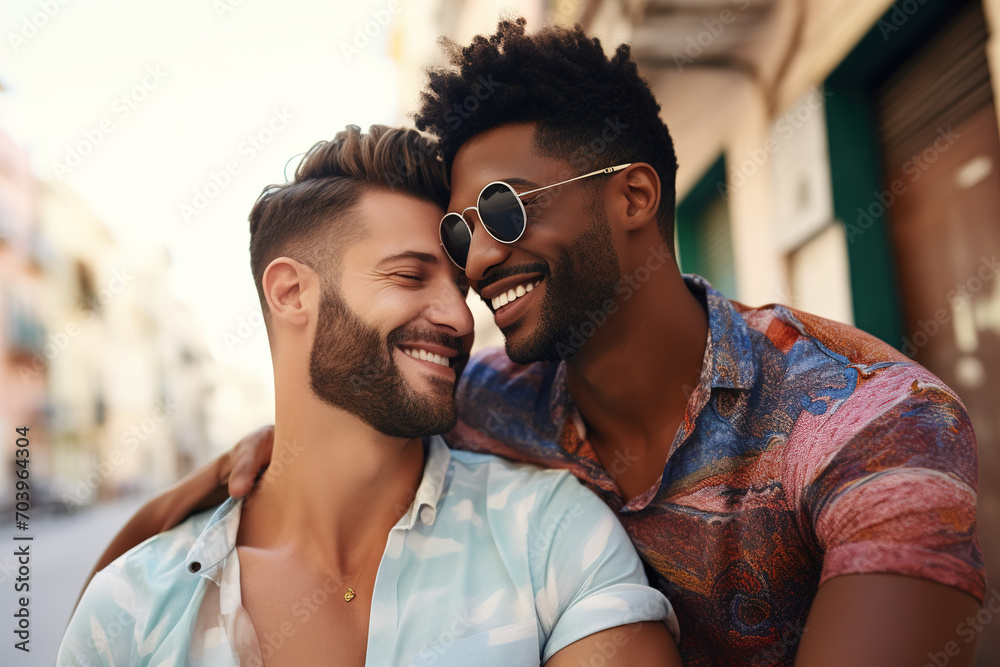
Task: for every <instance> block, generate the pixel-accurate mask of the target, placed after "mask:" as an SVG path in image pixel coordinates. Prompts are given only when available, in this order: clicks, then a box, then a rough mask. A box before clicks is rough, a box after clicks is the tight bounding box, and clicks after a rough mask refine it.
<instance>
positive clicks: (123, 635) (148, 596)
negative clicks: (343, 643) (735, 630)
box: [56, 436, 677, 667]
mask: <svg viewBox="0 0 1000 667" xmlns="http://www.w3.org/2000/svg"><path fill="white" fill-rule="evenodd" d="M241 507H242V500H234V499H230V500H228V501H227V502H225V503H224V504H223V505H221V506H220V507H219V508H218V509H217V510H215V511H214V512H213V511H212V510H209V511H207V512H204V513H202V514H198V515H195V516H193V517H191V518H189V519H188V520H186V521H184V522H182V523H181V524H180V525H178V526H177V527H175V528H173V529H171V530H169V531H167V532H164V533H160V534H159V535H156V536H154V537H152V538H150V539H149V540H146V541H145V542H143V543H142V544H140V545H139V546H137V547H135V548H134V549H132V550H131V551H129V552H127V553H126V554H124V555H123V556H121V557H120V558H118V559H117V560H116V561H115V562H113V563H112V564H111V565H109V566H108V567H106V568H105V569H104V570H101V571H100V572H99V573H98V574H97V575H96V576H95V577H94V579H93V581H91V583H90V585H89V586H88V587H87V590H86V591H85V592H84V594H83V597H82V598H81V600H80V604H79V606H78V607H77V609H76V611H75V612H74V614H73V617H72V619H70V623H69V627H68V629H67V630H66V636H65V637H64V639H63V642H62V645H61V646H60V647H59V656H58V659H57V663H56V664H57V665H58V666H59V667H63V666H68V665H79V666H81V667H88V666H90V665H118V666H119V667H124V666H125V665H171V666H172V665H196V666H205V667H224V666H226V665H242V666H243V667H250V666H253V665H262V664H263V659H266V658H267V657H268V656H269V655H270V654H271V653H273V652H274V651H276V650H280V646H281V643H283V642H284V641H289V642H291V641H295V640H296V637H295V632H296V628H297V626H299V625H301V623H302V622H304V621H302V620H301V619H300V618H299V614H298V613H297V612H296V607H292V610H291V612H292V613H291V614H290V616H289V618H288V620H287V621H286V622H285V623H282V626H281V627H282V635H283V636H281V637H279V638H278V639H279V640H281V641H275V640H274V638H273V637H271V638H265V639H264V640H263V641H261V640H259V639H258V637H257V635H256V633H255V631H254V628H253V624H252V622H251V620H250V617H249V615H248V614H247V612H246V610H245V609H244V608H243V606H242V604H241V595H240V569H239V558H238V556H237V549H236V534H237V530H238V528H239V522H240V509H241ZM331 577H332V578H333V579H335V578H336V577H335V576H334V575H331ZM333 579H331V583H333ZM343 590H344V589H343V587H339V588H337V587H336V586H331V587H330V590H325V589H324V590H317V591H316V594H315V595H313V597H312V601H313V603H314V604H317V605H318V604H323V602H325V600H326V599H327V598H326V596H330V597H337V596H341V595H343ZM317 596H320V597H319V598H317ZM299 611H301V612H304V613H305V618H306V619H308V610H307V609H300V610H299ZM656 620H663V621H665V622H666V623H667V627H668V628H670V629H671V631H672V632H674V633H675V636H676V631H677V622H676V617H675V616H674V614H673V611H672V610H671V608H670V603H669V602H668V601H667V599H666V598H665V597H664V596H663V594H662V593H660V592H659V591H657V590H656V589H654V588H651V587H649V586H648V585H647V579H646V575H645V573H644V572H643V568H642V564H641V561H640V560H639V557H638V556H637V555H636V553H635V549H633V548H632V545H631V544H630V543H629V540H628V536H627V535H626V534H625V531H624V530H623V529H622V527H621V525H620V524H619V523H618V521H617V520H616V519H615V517H614V514H613V513H611V512H610V511H609V510H608V508H607V507H605V506H604V504H603V503H601V501H600V500H598V499H597V498H596V497H595V496H594V494H593V493H591V492H590V491H587V490H586V489H584V488H583V486H581V485H580V484H579V483H577V481H576V480H575V479H574V478H573V476H572V475H569V474H568V473H565V472H561V471H554V470H540V469H538V468H536V467H534V466H524V465H517V464H513V463H511V462H509V461H504V460H503V459H498V458H496V457H493V456H483V455H481V454H473V453H470V452H451V451H449V449H448V447H447V446H446V445H445V444H444V441H443V440H442V439H441V437H440V436H434V437H432V438H430V442H429V449H428V454H427V459H426V463H425V465H424V475H423V479H422V481H421V483H420V486H419V487H418V489H417V493H416V497H415V498H414V501H413V504H412V505H411V506H410V509H409V511H408V512H407V513H406V514H405V515H404V516H403V517H402V518H401V519H400V520H399V522H398V523H397V524H396V526H395V527H393V529H392V530H391V531H390V532H389V539H388V542H387V543H386V547H385V552H384V554H383V555H382V560H381V563H380V564H379V569H378V576H377V578H376V581H375V590H374V591H373V593H372V606H371V621H370V625H369V630H368V648H367V656H366V660H365V664H367V665H372V666H376V665H377V666H385V667H388V666H389V665H393V666H396V665H402V666H408V665H413V666H417V665H484V666H487V667H488V666H494V667H515V666H518V667H519V666H521V665H538V664H540V663H541V662H544V661H546V660H548V659H549V658H551V657H552V655H553V654H555V653H556V652H557V651H559V650H560V649H562V648H565V647H566V646H568V645H569V644H571V643H573V642H575V641H577V640H578V639H582V638H583V637H586V636H588V635H591V634H593V633H595V632H599V631H601V630H605V629H608V628H614V627H617V626H620V625H624V624H627V623H636V622H639V621H656ZM286 624H287V628H288V632H287V633H286ZM271 634H272V635H276V634H278V633H271ZM304 639H306V640H308V638H304ZM612 648H614V647H612ZM602 659H603V658H602Z"/></svg>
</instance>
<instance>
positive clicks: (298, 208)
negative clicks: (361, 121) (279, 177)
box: [250, 125, 449, 319]
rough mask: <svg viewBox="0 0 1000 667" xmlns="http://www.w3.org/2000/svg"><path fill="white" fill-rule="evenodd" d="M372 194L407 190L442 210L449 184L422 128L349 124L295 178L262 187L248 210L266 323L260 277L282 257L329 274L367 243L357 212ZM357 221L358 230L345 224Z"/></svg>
mask: <svg viewBox="0 0 1000 667" xmlns="http://www.w3.org/2000/svg"><path fill="white" fill-rule="evenodd" d="M372 189H380V190H389V191H394V192H403V193H406V194H410V195H413V196H415V197H419V198H420V199H424V200H427V201H430V202H433V203H434V204H437V205H438V206H441V207H442V208H445V207H446V206H447V205H448V196H449V190H448V180H447V178H446V177H445V170H444V164H443V163H442V162H441V160H440V159H439V158H438V157H437V146H436V143H435V141H434V140H433V139H431V138H429V137H427V136H425V135H423V134H421V133H420V132H418V131H417V130H412V129H403V128H393V127H386V126H385V125H372V126H371V128H369V130H368V134H363V133H362V132H361V128H360V127H358V126H357V125H348V126H347V127H346V128H345V129H344V130H342V131H340V132H338V133H337V134H336V136H334V138H333V140H332V141H320V142H318V143H316V144H315V145H313V147H312V148H310V149H309V151H308V152H307V153H306V155H305V157H304V158H302V162H300V163H299V166H298V168H297V169H296V170H295V178H294V179H293V180H292V181H291V182H289V183H285V184H284V185H269V186H267V187H266V188H264V191H263V192H262V193H261V195H260V197H258V198H257V202H256V203H255V204H254V206H253V209H252V210H251V211H250V268H251V270H252V271H253V278H254V282H255V283H256V285H257V296H258V297H259V298H260V307H261V309H262V310H263V311H264V317H265V319H268V318H269V315H270V313H269V311H268V308H267V300H266V299H265V298H264V287H263V284H262V279H263V277H264V270H265V269H266V268H267V266H268V264H270V263H271V262H272V261H273V260H274V259H275V258H276V257H282V256H286V257H291V258H293V259H295V260H297V261H300V262H302V263H303V264H305V265H307V266H309V267H310V268H312V269H314V270H315V271H317V272H320V273H324V274H325V273H327V272H329V271H330V270H331V268H332V267H333V265H334V264H335V263H336V261H337V260H338V259H339V257H340V255H341V252H342V251H343V249H344V248H346V247H347V246H349V245H351V244H352V243H355V242H357V241H358V240H360V239H361V238H363V237H364V234H365V230H364V228H363V227H362V226H361V225H360V224H359V223H358V222H357V221H356V220H355V219H352V218H353V216H351V213H352V212H353V209H354V207H355V205H356V204H357V203H358V201H359V200H360V198H361V195H362V194H363V193H365V192H367V191H369V190H372ZM347 223H354V224H347Z"/></svg>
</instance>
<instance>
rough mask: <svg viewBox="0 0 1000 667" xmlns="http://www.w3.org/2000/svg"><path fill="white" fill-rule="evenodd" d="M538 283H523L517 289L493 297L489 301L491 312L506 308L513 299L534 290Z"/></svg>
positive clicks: (537, 281) (538, 281)
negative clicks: (491, 306) (491, 307)
mask: <svg viewBox="0 0 1000 667" xmlns="http://www.w3.org/2000/svg"><path fill="white" fill-rule="evenodd" d="M540 282H542V281H541V280H536V281H535V282H533V283H524V284H523V285H518V286H517V287H513V288H511V289H509V290H507V291H506V292H503V293H502V294H499V295H497V296H495V297H493V299H492V300H491V301H490V303H491V304H492V305H493V310H497V309H498V308H502V307H503V306H506V305H507V304H508V303H510V302H511V301H513V300H514V299H517V298H519V297H522V296H524V295H525V294H527V293H528V292H530V291H531V290H533V289H535V287H537V286H538V283H540Z"/></svg>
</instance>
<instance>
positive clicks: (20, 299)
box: [0, 130, 48, 504]
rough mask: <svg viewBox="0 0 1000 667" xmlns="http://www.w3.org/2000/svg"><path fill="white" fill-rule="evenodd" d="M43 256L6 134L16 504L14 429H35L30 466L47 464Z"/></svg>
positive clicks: (0, 181) (4, 261) (2, 398)
mask: <svg viewBox="0 0 1000 667" xmlns="http://www.w3.org/2000/svg"><path fill="white" fill-rule="evenodd" d="M42 255H43V251H42V236H41V230H40V226H39V222H38V211H37V192H36V185H35V180H34V177H33V176H32V175H31V170H30V167H29V165H28V159H27V156H25V155H24V153H23V152H22V151H21V150H20V149H19V148H18V147H17V146H16V145H15V144H14V142H13V141H12V140H11V139H10V137H9V136H8V135H7V134H6V133H5V132H3V131H2V130H0V452H2V454H0V493H3V496H0V497H2V498H3V499H5V500H7V499H9V501H10V503H11V504H12V503H13V500H14V488H13V487H14V480H15V479H16V478H15V477H14V465H15V463H14V458H15V442H16V439H17V437H18V434H17V433H16V432H15V430H14V429H16V428H21V427H25V426H27V427H28V428H29V431H28V437H29V439H30V441H31V442H32V443H33V444H31V445H29V450H30V452H31V454H30V456H29V464H28V465H29V466H30V468H34V466H35V464H36V463H38V464H41V465H42V466H44V465H45V460H44V459H45V453H46V452H45V445H44V443H45V437H44V435H45V433H44V426H45V406H46V390H47V386H48V383H47V378H46V376H45V375H44V374H33V373H31V372H30V365H31V361H32V359H33V358H34V357H35V356H36V355H38V354H40V353H41V351H42V348H43V346H44V343H45V337H46V329H45V325H44V323H43V313H42V309H41V304H42V300H43V296H42V295H43V292H44V282H43V274H42V265H43V261H44V260H43V257H42ZM30 472H31V470H30V469H29V474H30Z"/></svg>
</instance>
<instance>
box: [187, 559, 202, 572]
mask: <svg viewBox="0 0 1000 667" xmlns="http://www.w3.org/2000/svg"><path fill="white" fill-rule="evenodd" d="M200 569H201V563H199V562H198V561H193V562H192V563H191V564H190V565H188V570H190V571H191V572H197V571H198V570H200Z"/></svg>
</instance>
